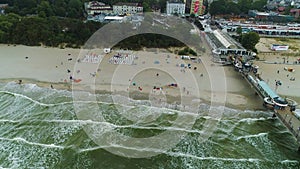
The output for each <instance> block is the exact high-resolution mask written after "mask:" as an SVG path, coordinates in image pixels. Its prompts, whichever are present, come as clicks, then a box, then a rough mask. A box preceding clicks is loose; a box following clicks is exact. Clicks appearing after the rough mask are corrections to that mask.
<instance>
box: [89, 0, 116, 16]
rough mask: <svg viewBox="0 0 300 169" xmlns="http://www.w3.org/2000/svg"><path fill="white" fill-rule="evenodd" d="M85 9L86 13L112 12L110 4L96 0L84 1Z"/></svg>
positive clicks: (106, 13) (105, 13)
mask: <svg viewBox="0 0 300 169" xmlns="http://www.w3.org/2000/svg"><path fill="white" fill-rule="evenodd" d="M84 7H85V11H86V13H87V14H88V15H99V14H104V15H108V14H111V13H113V9H112V7H111V6H110V5H106V4H105V3H102V2H98V1H91V2H86V3H85V4H84Z"/></svg>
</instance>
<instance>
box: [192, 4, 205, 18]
mask: <svg viewBox="0 0 300 169" xmlns="http://www.w3.org/2000/svg"><path fill="white" fill-rule="evenodd" d="M204 11H205V7H204V6H203V0H192V1H191V10H190V14H195V16H200V15H203V14H204Z"/></svg>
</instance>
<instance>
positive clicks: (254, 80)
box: [239, 69, 300, 151]
mask: <svg viewBox="0 0 300 169" xmlns="http://www.w3.org/2000/svg"><path fill="white" fill-rule="evenodd" d="M239 72H240V74H241V75H242V76H243V78H244V79H245V80H246V81H247V82H248V83H249V85H250V86H251V88H253V89H254V90H255V92H256V93H257V95H258V96H259V97H260V98H261V99H262V100H263V101H264V103H265V98H266V97H268V96H269V95H268V94H266V92H265V91H264V90H262V89H261V88H260V87H259V85H258V84H259V82H264V81H263V79H261V78H260V77H259V75H257V74H255V73H254V72H253V71H252V70H251V71H245V70H242V69H239ZM264 84H265V85H267V84H266V83H264ZM267 87H268V88H269V86H267ZM270 92H271V93H272V95H277V94H276V93H275V92H274V91H270ZM277 96H278V95H277ZM291 101H292V100H290V102H289V104H288V106H285V107H281V108H280V109H275V108H274V107H267V108H272V109H273V111H274V115H276V117H278V118H279V119H280V121H281V122H282V123H283V124H284V125H285V126H286V127H287V128H288V129H289V131H290V132H291V133H292V134H293V135H294V136H295V138H296V139H297V142H298V144H299V148H298V151H300V119H298V118H297V117H296V116H295V115H294V114H293V112H292V111H291V109H293V107H295V106H296V105H297V103H296V102H291Z"/></svg>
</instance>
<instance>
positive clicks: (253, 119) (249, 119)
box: [239, 117, 268, 123]
mask: <svg viewBox="0 0 300 169" xmlns="http://www.w3.org/2000/svg"><path fill="white" fill-rule="evenodd" d="M265 120H268V119H267V118H264V117H260V118H244V119H241V120H239V122H247V123H254V122H257V121H265Z"/></svg>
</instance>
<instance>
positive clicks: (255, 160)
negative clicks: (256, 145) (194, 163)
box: [78, 144, 263, 163]
mask: <svg viewBox="0 0 300 169" xmlns="http://www.w3.org/2000/svg"><path fill="white" fill-rule="evenodd" d="M105 148H120V149H127V150H134V151H138V152H144V153H147V152H154V153H157V154H166V155H169V156H172V157H187V158H193V159H197V160H213V161H232V162H255V163H256V162H261V161H263V160H261V159H255V158H223V157H199V156H196V155H192V154H186V153H180V152H168V151H165V150H161V149H153V148H142V147H125V146H121V145H116V144H111V145H108V146H96V147H91V148H87V149H80V150H79V151H78V153H82V152H89V151H95V150H98V149H105Z"/></svg>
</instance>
